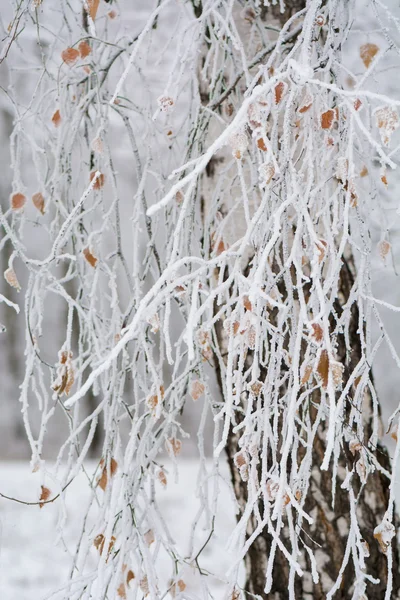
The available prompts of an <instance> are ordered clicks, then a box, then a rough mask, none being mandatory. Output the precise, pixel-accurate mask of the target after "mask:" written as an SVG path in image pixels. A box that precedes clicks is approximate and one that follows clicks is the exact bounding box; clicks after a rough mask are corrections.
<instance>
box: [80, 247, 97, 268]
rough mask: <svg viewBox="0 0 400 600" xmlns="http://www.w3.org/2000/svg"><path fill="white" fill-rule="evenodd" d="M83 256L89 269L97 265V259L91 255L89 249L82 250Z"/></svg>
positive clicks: (91, 252)
mask: <svg viewBox="0 0 400 600" xmlns="http://www.w3.org/2000/svg"><path fill="white" fill-rule="evenodd" d="M82 253H83V256H84V257H85V258H86V260H87V261H88V263H89V265H90V266H91V267H93V268H94V267H95V266H96V265H97V260H98V259H97V258H96V256H95V255H94V254H93V250H92V249H91V248H89V247H87V248H84V249H83V251H82Z"/></svg>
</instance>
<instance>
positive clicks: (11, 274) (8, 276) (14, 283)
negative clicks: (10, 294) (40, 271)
mask: <svg viewBox="0 0 400 600" xmlns="http://www.w3.org/2000/svg"><path fill="white" fill-rule="evenodd" d="M4 279H5V280H6V281H7V283H8V284H9V285H11V287H13V288H15V289H16V290H17V291H18V292H19V291H20V290H21V286H20V285H19V281H18V279H17V276H16V274H15V271H14V269H12V268H11V267H9V268H8V269H6V270H5V271H4Z"/></svg>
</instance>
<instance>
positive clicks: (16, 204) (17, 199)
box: [10, 192, 26, 212]
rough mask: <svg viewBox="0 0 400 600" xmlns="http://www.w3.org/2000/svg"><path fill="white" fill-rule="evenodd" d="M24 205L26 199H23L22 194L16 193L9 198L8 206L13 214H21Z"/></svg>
mask: <svg viewBox="0 0 400 600" xmlns="http://www.w3.org/2000/svg"><path fill="white" fill-rule="evenodd" d="M25 203H26V198H25V196H24V194H21V193H20V192H17V193H15V194H13V195H12V196H11V201H10V204H11V209H12V210H13V211H14V212H22V211H23V210H24V206H25Z"/></svg>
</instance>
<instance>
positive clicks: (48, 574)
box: [0, 460, 400, 600]
mask: <svg viewBox="0 0 400 600" xmlns="http://www.w3.org/2000/svg"><path fill="white" fill-rule="evenodd" d="M89 469H90V466H89ZM179 471H180V483H179V484H174V483H173V482H170V481H169V483H168V487H167V489H166V490H165V491H163V493H162V494H160V498H162V500H160V507H161V510H162V512H163V515H164V517H165V519H166V521H167V522H168V524H169V525H170V529H171V533H172V535H173V537H174V539H175V540H176V541H177V543H178V544H181V545H184V544H185V543H186V542H187V539H188V532H190V524H191V522H192V520H193V517H194V516H195V514H196V511H197V508H198V500H197V499H196V497H195V487H196V476H197V465H196V463H195V461H193V460H186V461H183V462H182V463H181V465H180V468H179ZM396 482H397V489H398V494H397V499H398V504H399V503H400V473H399V472H398V473H397V477H396ZM39 490H40V482H39V479H38V476H37V475H35V474H32V473H31V472H30V470H29V464H28V462H26V463H23V462H0V492H1V493H3V494H7V495H9V496H13V497H15V498H18V499H21V500H24V501H31V502H32V501H36V500H37V499H38V495H39ZM221 491H222V494H221V500H220V503H219V511H218V514H217V520H216V527H215V533H216V541H215V542H214V543H213V545H212V546H211V547H207V548H206V549H205V551H204V553H203V554H202V567H203V568H205V569H209V570H212V571H213V572H214V573H218V574H219V575H220V576H222V577H223V575H224V572H225V571H226V570H227V569H228V567H229V565H230V563H231V561H232V557H231V556H230V555H229V553H228V552H227V551H226V549H225V543H226V540H227V539H228V537H229V533H230V532H231V531H232V528H233V526H234V523H235V517H234V510H233V503H232V501H231V499H230V496H229V494H228V492H227V491H226V492H225V493H224V488H221ZM87 498H88V485H87V481H86V479H85V478H84V476H83V475H79V477H77V479H76V480H75V481H74V482H73V484H72V485H71V486H70V488H69V490H68V496H67V514H68V520H67V526H66V528H65V533H64V536H63V540H62V541H59V543H58V544H56V541H57V522H58V517H59V511H60V505H59V504H58V505H57V502H55V503H54V504H48V505H46V506H45V507H43V509H39V507H37V506H26V505H23V504H18V503H15V502H12V501H9V500H5V499H3V498H0V599H1V600H44V599H45V598H47V597H48V596H49V595H50V594H51V592H54V591H55V590H57V589H59V588H61V587H62V586H63V584H64V583H65V582H66V580H67V577H68V572H69V567H70V563H71V561H70V556H71V553H72V551H73V549H74V545H75V543H76V540H77V539H78V536H79V533H80V528H81V522H82V518H83V513H82V507H83V506H84V505H85V501H86V499H87ZM203 533H204V535H203ZM206 535H207V532H201V531H200V532H199V534H198V535H197V537H196V538H195V539H196V547H199V548H200V547H201V546H202V544H203V541H204V540H203V539H202V536H203V537H204V536H206ZM96 558H97V556H96V551H95V549H93V567H95V564H96ZM195 580H196V576H195V573H192V572H190V570H188V572H187V573H186V574H185V582H186V583H187V584H188V586H190V585H192V586H196V581H195ZM221 586H222V584H221V583H218V582H217V581H214V583H213V585H212V588H213V591H215V597H221V595H222V593H221V592H222V589H221Z"/></svg>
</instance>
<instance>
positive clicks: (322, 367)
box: [317, 350, 329, 389]
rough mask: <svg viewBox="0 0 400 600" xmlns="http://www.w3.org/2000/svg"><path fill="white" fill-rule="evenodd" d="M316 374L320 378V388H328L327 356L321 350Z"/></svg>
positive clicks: (326, 353)
mask: <svg viewBox="0 0 400 600" xmlns="http://www.w3.org/2000/svg"><path fill="white" fill-rule="evenodd" d="M317 373H318V375H319V376H320V378H321V383H322V387H323V388H325V389H326V388H327V387H328V379H329V356H328V352H327V351H326V350H322V352H321V354H320V357H319V361H318V366H317Z"/></svg>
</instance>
